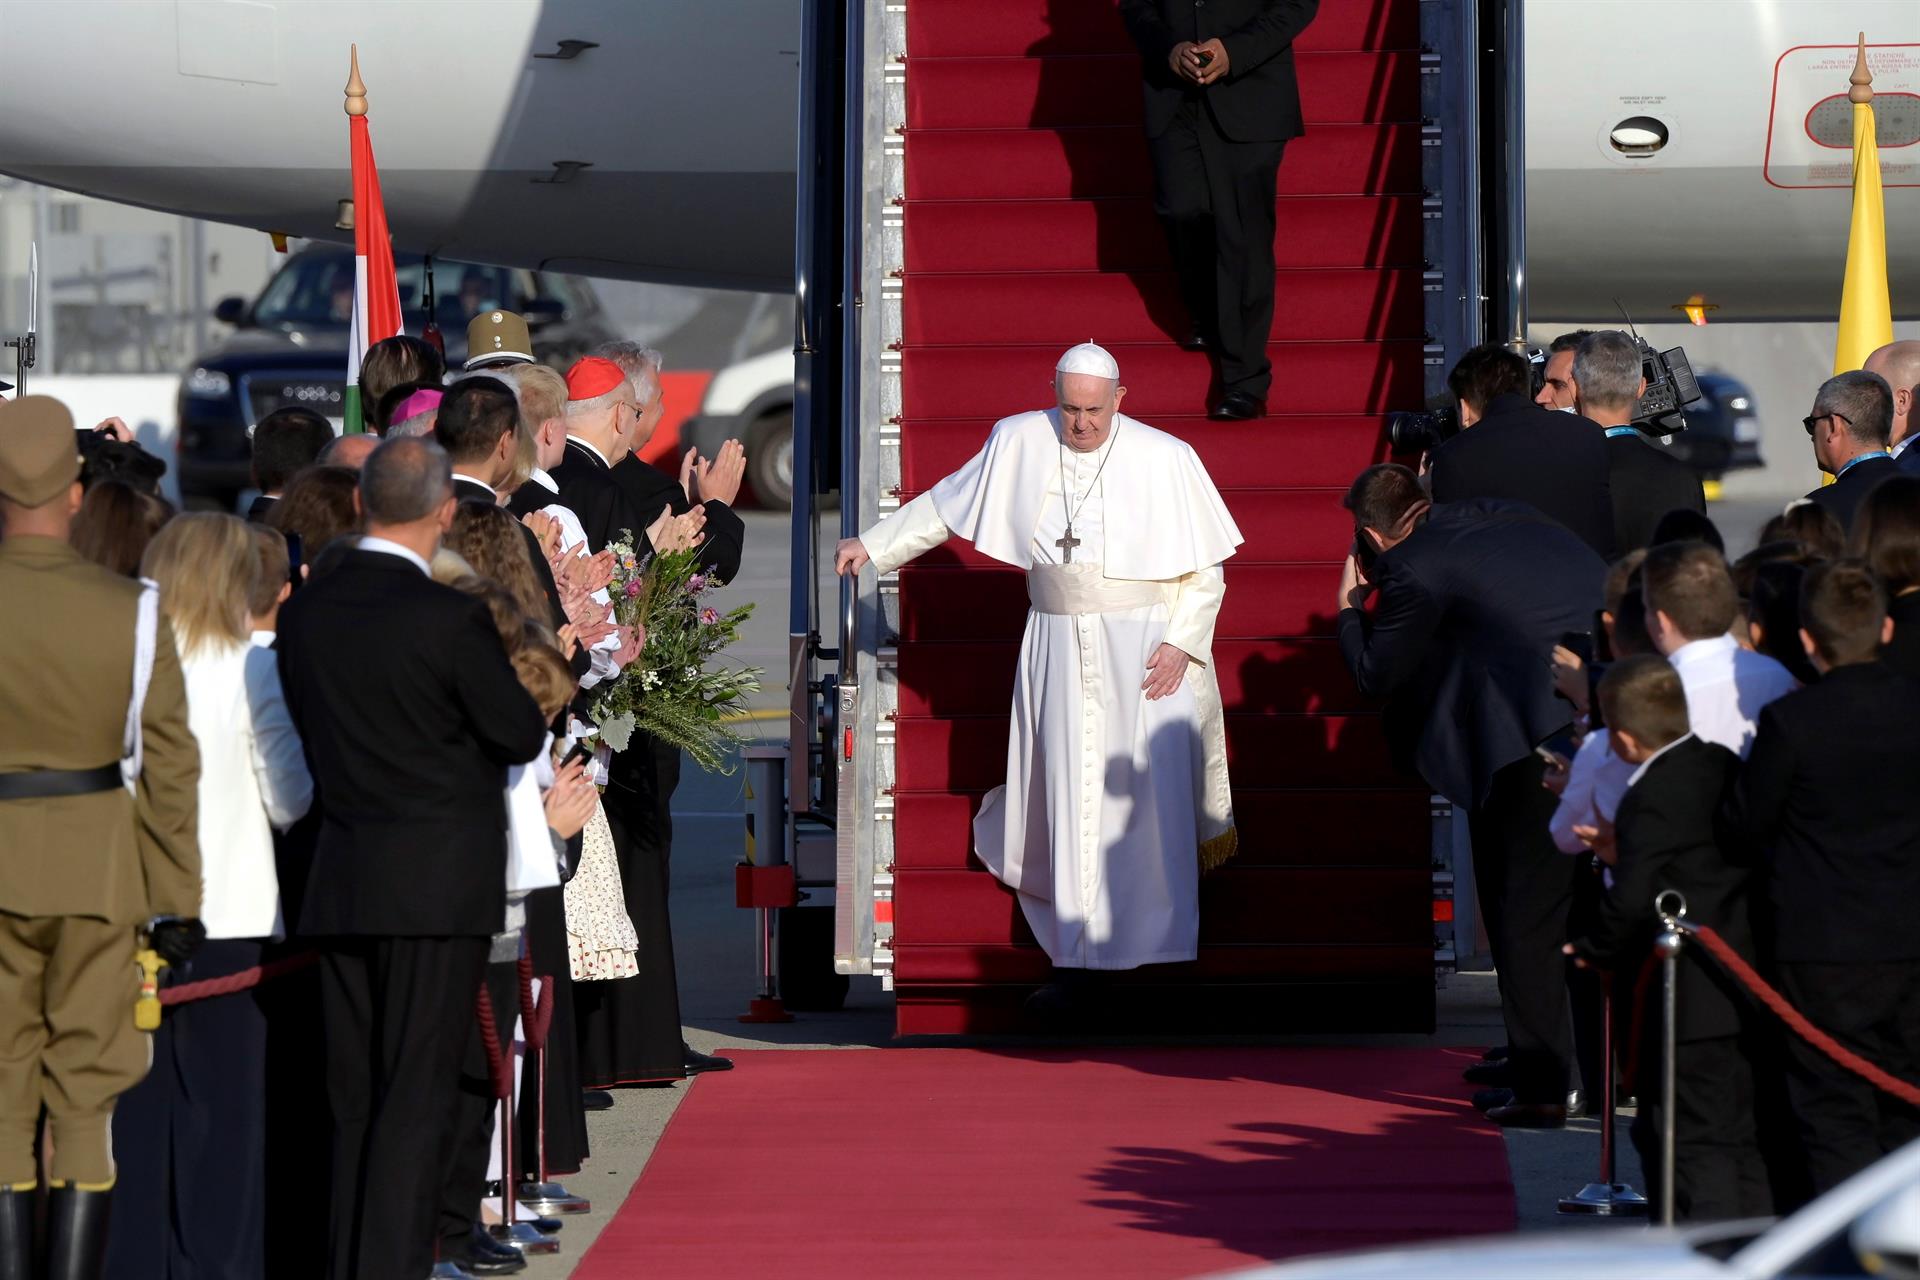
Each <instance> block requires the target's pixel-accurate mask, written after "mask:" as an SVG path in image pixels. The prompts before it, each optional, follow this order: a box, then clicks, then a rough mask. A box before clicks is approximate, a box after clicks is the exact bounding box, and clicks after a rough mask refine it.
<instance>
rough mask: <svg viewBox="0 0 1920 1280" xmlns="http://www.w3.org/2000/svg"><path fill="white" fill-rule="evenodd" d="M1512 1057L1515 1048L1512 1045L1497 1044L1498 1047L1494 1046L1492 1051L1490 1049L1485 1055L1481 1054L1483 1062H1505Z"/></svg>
mask: <svg viewBox="0 0 1920 1280" xmlns="http://www.w3.org/2000/svg"><path fill="white" fill-rule="evenodd" d="M1512 1056H1513V1046H1512V1045H1510V1044H1497V1045H1495V1046H1493V1048H1491V1049H1489V1050H1487V1051H1486V1052H1485V1053H1483V1054H1481V1055H1480V1061H1482V1062H1505V1061H1506V1060H1507V1059H1508V1058H1511V1057H1512Z"/></svg>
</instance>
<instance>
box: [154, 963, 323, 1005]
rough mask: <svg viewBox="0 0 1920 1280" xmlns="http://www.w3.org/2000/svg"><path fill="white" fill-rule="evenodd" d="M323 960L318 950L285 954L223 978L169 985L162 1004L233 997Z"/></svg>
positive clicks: (163, 993)
mask: <svg viewBox="0 0 1920 1280" xmlns="http://www.w3.org/2000/svg"><path fill="white" fill-rule="evenodd" d="M319 959H320V953H319V952H318V951H302V952H301V953H300V954H299V955H297V956H285V957H283V958H281V959H279V960H274V961H271V962H269V963H267V964H257V965H255V966H253V968H251V969H242V970H240V972H238V973H230V974H227V975H226V976H225V977H223V978H204V979H202V980H201V981H199V982H182V983H180V984H178V985H177V986H171V987H166V988H164V989H162V990H161V992H160V1003H161V1004H163V1005H176V1004H186V1003H188V1002H189V1001H193V1000H205V999H206V998H207V997H209V996H230V995H232V994H233V993H234V992H236V991H246V990H248V989H249V988H251V987H257V986H259V985H260V984H261V983H263V982H266V981H268V980H270V979H273V978H278V977H280V976H281V975H282V974H287V973H293V972H295V971H296V970H300V969H304V968H306V967H307V966H308V965H310V964H313V963H314V962H316V961H317V960H319Z"/></svg>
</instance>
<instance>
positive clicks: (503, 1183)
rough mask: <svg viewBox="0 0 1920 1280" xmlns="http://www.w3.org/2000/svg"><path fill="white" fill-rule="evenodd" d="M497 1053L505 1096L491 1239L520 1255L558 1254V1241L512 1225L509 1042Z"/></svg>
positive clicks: (526, 1225)
mask: <svg viewBox="0 0 1920 1280" xmlns="http://www.w3.org/2000/svg"><path fill="white" fill-rule="evenodd" d="M500 1048H501V1051H502V1052H503V1053H504V1054H506V1055H507V1096H506V1097H504V1098H502V1099H500V1120H499V1124H500V1221H499V1222H496V1223H494V1224H493V1226H491V1227H489V1228H488V1230H489V1231H490V1232H491V1233H492V1235H493V1238H494V1239H495V1240H498V1241H499V1242H500V1243H501V1244H504V1245H506V1246H507V1247H508V1248H510V1249H518V1250H519V1251H520V1252H521V1253H558V1252H560V1241H559V1240H558V1239H556V1238H554V1237H553V1236H550V1235H547V1234H545V1233H544V1232H542V1231H541V1230H540V1229H539V1228H537V1227H535V1226H534V1225H533V1224H532V1223H531V1222H515V1221H514V1220H513V1219H514V1213H513V1206H514V1202H515V1200H516V1199H517V1197H516V1196H515V1195H514V1193H513V1184H514V1181H515V1173H514V1163H513V1058H512V1055H513V1042H512V1041H511V1040H507V1041H504V1042H503V1043H502V1044H501V1046H500Z"/></svg>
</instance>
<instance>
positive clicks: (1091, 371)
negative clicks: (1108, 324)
mask: <svg viewBox="0 0 1920 1280" xmlns="http://www.w3.org/2000/svg"><path fill="white" fill-rule="evenodd" d="M1053 370H1054V372H1055V373H1084V374H1087V375H1089V376H1091V377H1095V378H1111V379H1113V380H1114V381H1115V382H1118V381H1120V365H1119V364H1118V362H1116V361H1115V360H1114V358H1113V357H1112V356H1111V355H1109V354H1108V353H1107V349H1106V348H1105V347H1101V346H1096V345H1094V344H1093V343H1091V342H1083V343H1081V344H1080V345H1079V346H1077V347H1068V348H1067V353H1066V354H1065V355H1063V356H1061V357H1060V363H1059V364H1056V365H1055V366H1053Z"/></svg>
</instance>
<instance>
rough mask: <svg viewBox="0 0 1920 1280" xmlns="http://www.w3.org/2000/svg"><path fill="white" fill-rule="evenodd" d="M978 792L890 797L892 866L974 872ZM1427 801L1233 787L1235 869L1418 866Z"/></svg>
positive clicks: (1423, 856) (1424, 853)
mask: <svg viewBox="0 0 1920 1280" xmlns="http://www.w3.org/2000/svg"><path fill="white" fill-rule="evenodd" d="M984 794H985V793H984V792H961V793H957V794H949V795H940V794H931V793H927V792H904V793H900V794H897V795H896V796H895V797H894V809H893V824H894V854H893V857H894V865H895V867H896V869H901V870H916V871H966V870H969V869H974V870H978V869H980V864H979V863H978V862H976V861H974V858H973V815H974V814H975V813H977V812H979V809H980V801H981V798H982V796H983V795H984ZM1430 803H1431V802H1430V801H1429V799H1428V797H1427V792H1426V790H1425V789H1424V788H1416V789H1413V790H1404V791H1271V790H1261V789H1259V788H1258V787H1251V788H1249V787H1241V788H1236V789H1235V791H1234V793H1233V817H1234V823H1235V825H1236V826H1237V827H1238V829H1239V832H1240V852H1239V853H1238V854H1237V855H1235V857H1234V859H1233V864H1232V865H1234V866H1237V867H1284V866H1321V867H1324V866H1377V867H1398V868H1401V869H1403V870H1419V869H1426V868H1427V866H1428V863H1429V860H1430V858H1431V856H1432V855H1431V852H1430V849H1429V843H1430V841H1429V839H1428V834H1427V833H1428V826H1427V822H1428V817H1429V808H1428V806H1429V804H1430Z"/></svg>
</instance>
